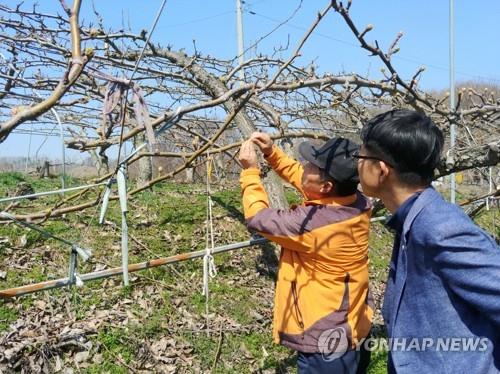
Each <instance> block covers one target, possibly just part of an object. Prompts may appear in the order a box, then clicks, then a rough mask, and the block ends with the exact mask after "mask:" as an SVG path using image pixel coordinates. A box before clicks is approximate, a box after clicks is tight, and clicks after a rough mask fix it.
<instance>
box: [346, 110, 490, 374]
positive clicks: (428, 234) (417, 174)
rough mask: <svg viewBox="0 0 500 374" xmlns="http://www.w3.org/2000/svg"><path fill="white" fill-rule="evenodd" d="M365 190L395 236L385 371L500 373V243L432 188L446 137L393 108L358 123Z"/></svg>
mask: <svg viewBox="0 0 500 374" xmlns="http://www.w3.org/2000/svg"><path fill="white" fill-rule="evenodd" d="M361 138H362V140H363V145H362V147H361V148H360V150H359V153H358V154H357V155H354V157H355V158H357V159H358V171H359V176H360V180H361V185H362V187H363V192H364V193H365V194H366V195H368V196H373V197H378V198H380V199H381V200H382V201H383V203H384V204H385V206H386V208H387V209H388V210H389V211H390V212H391V213H392V217H391V218H390V219H389V221H388V222H387V225H388V226H389V227H390V228H391V229H392V230H394V232H395V240H394V248H393V253H392V259H391V264H390V270H389V277H388V280H387V287H386V291H385V298H384V304H383V307H382V314H383V317H384V320H385V324H386V326H387V332H388V338H389V339H388V342H389V348H390V352H389V362H388V370H389V373H395V372H397V373H498V372H500V248H499V247H498V246H497V245H496V243H495V241H494V240H493V238H492V237H490V236H489V235H488V234H487V233H486V232H484V231H483V230H481V229H480V228H479V227H477V226H476V225H475V224H474V223H473V222H472V221H471V220H470V219H469V217H468V216H467V215H466V214H464V212H463V211H462V210H461V209H460V208H459V207H457V206H455V205H453V204H450V203H447V202H446V201H445V200H444V199H443V198H442V197H441V195H440V194H439V193H437V192H436V191H435V190H434V188H432V187H431V181H432V179H433V173H434V169H435V168H436V166H437V164H438V162H439V160H440V155H441V149H442V147H443V134H442V133H441V131H440V130H439V129H438V127H437V126H436V125H435V124H434V123H433V122H432V121H431V120H430V118H428V117H426V116H425V115H424V114H422V113H419V112H415V111H411V110H393V111H389V112H386V113H383V114H380V115H378V116H376V117H375V118H373V119H372V120H370V121H369V122H368V123H367V124H366V125H365V126H364V128H363V130H362V134H361Z"/></svg>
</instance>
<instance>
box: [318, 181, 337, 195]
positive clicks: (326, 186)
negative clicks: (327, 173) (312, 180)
mask: <svg viewBox="0 0 500 374" xmlns="http://www.w3.org/2000/svg"><path fill="white" fill-rule="evenodd" d="M333 187H334V185H333V183H332V182H324V183H323V185H322V186H321V188H320V190H319V192H321V193H322V194H329V193H330V192H332V191H333Z"/></svg>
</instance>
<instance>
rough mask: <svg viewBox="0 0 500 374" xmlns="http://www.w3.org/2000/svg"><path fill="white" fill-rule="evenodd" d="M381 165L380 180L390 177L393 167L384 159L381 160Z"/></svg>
mask: <svg viewBox="0 0 500 374" xmlns="http://www.w3.org/2000/svg"><path fill="white" fill-rule="evenodd" d="M379 165H380V177H379V179H380V181H381V182H382V181H384V180H386V179H387V178H388V177H389V174H390V173H391V169H390V168H389V167H388V166H387V164H386V163H385V162H384V161H379Z"/></svg>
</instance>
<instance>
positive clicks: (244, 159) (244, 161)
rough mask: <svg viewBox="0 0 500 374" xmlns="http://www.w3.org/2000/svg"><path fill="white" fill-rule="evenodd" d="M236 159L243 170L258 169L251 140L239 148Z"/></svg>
mask: <svg viewBox="0 0 500 374" xmlns="http://www.w3.org/2000/svg"><path fill="white" fill-rule="evenodd" d="M238 159H239V160H240V162H241V165H242V166H243V168H244V169H249V168H258V167H259V162H258V161H257V153H255V149H254V145H253V143H252V141H251V140H247V141H245V142H243V144H242V145H241V148H240V155H239V156H238Z"/></svg>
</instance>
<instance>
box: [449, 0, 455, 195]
mask: <svg viewBox="0 0 500 374" xmlns="http://www.w3.org/2000/svg"><path fill="white" fill-rule="evenodd" d="M454 2H455V0H450V110H451V111H452V113H454V112H455V105H456V104H455V9H454V8H455V7H454ZM455 118H456V116H455V114H452V118H451V124H450V150H451V151H450V152H455V149H454V148H455V137H456V134H455V131H456V130H455ZM455 191H456V185H455V173H451V174H450V202H451V203H452V204H455V200H456V197H455Z"/></svg>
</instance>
